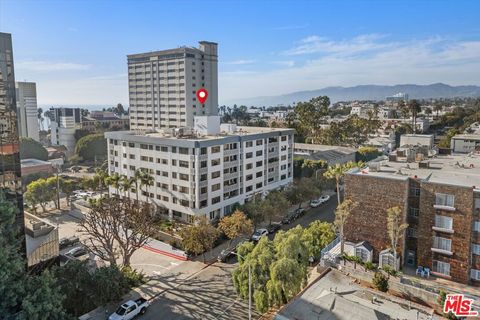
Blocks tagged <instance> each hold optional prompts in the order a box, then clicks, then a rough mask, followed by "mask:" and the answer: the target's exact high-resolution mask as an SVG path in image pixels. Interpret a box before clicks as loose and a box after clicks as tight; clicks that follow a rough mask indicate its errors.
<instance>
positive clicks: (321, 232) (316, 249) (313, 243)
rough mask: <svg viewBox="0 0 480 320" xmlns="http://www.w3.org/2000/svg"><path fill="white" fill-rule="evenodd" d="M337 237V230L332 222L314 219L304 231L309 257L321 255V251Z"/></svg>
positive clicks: (303, 237)
mask: <svg viewBox="0 0 480 320" xmlns="http://www.w3.org/2000/svg"><path fill="white" fill-rule="evenodd" d="M333 239H335V230H334V228H333V226H332V225H331V224H330V223H327V222H321V221H319V220H316V221H313V222H312V223H310V225H309V226H308V227H307V228H306V229H305V230H304V231H303V234H302V242H303V243H304V244H305V246H306V247H307V250H308V256H309V257H319V256H320V252H321V251H322V249H323V248H325V247H326V246H327V245H328V244H329V243H330V242H332V241H333Z"/></svg>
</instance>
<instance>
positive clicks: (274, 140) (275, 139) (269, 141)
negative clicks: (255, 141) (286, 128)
mask: <svg viewBox="0 0 480 320" xmlns="http://www.w3.org/2000/svg"><path fill="white" fill-rule="evenodd" d="M273 142H278V138H277V137H272V138H268V143H273Z"/></svg>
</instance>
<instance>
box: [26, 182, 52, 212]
mask: <svg viewBox="0 0 480 320" xmlns="http://www.w3.org/2000/svg"><path fill="white" fill-rule="evenodd" d="M54 197H55V190H53V189H52V188H51V186H50V184H49V183H48V182H47V180H46V179H38V180H35V181H33V182H32V183H30V184H29V185H28V186H27V192H26V200H27V201H28V202H29V205H31V206H32V207H35V206H36V205H37V204H39V205H40V206H41V207H42V210H43V212H46V205H47V203H48V202H49V201H51V200H52V199H53V198H54Z"/></svg>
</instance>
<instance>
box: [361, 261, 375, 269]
mask: <svg viewBox="0 0 480 320" xmlns="http://www.w3.org/2000/svg"><path fill="white" fill-rule="evenodd" d="M363 266H364V267H365V269H366V270H370V271H372V270H376V269H377V266H376V265H374V264H373V263H372V262H370V261H367V262H365V263H364V264H363Z"/></svg>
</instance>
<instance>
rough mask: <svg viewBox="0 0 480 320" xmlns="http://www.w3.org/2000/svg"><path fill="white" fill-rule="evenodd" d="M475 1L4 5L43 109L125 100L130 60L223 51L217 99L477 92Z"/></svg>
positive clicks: (26, 76) (7, 25) (0, 20)
mask: <svg viewBox="0 0 480 320" xmlns="http://www.w3.org/2000/svg"><path fill="white" fill-rule="evenodd" d="M479 9H480V1H473V0H472V1H460V0H457V1H421V0H415V1H406V0H403V1H393V0H389V1H387V0H385V1H358V0H357V1H341V0H337V1H333V0H332V1H285V0H281V1H280V0H279V1H262V0H257V1H227V0H224V1H181V0H177V1H141V0H136V1H120V0H117V1H106V0H97V1H89V0H82V1H80V0H69V1H44V0H35V1H24V0H15V1H13V0H0V31H2V32H8V33H12V36H13V45H14V59H15V73H16V79H17V80H27V81H35V82H37V91H38V103H39V104H55V105H57V104H116V103H117V102H122V103H125V104H128V91H127V63H126V55H127V54H131V53H140V52H145V51H153V50H161V49H168V48H174V47H177V46H181V45H188V46H197V42H198V41H199V40H208V41H215V42H218V43H219V102H220V103H224V102H233V101H235V99H236V98H240V97H255V96H263V95H278V94H284V93H289V92H293V91H299V90H311V89H319V88H323V87H327V86H351V85H358V84H402V83H417V84H428V83H435V82H444V83H447V84H451V85H462V84H477V85H480V22H479V20H478V19H479V18H478V17H479V12H480V10H479Z"/></svg>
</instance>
